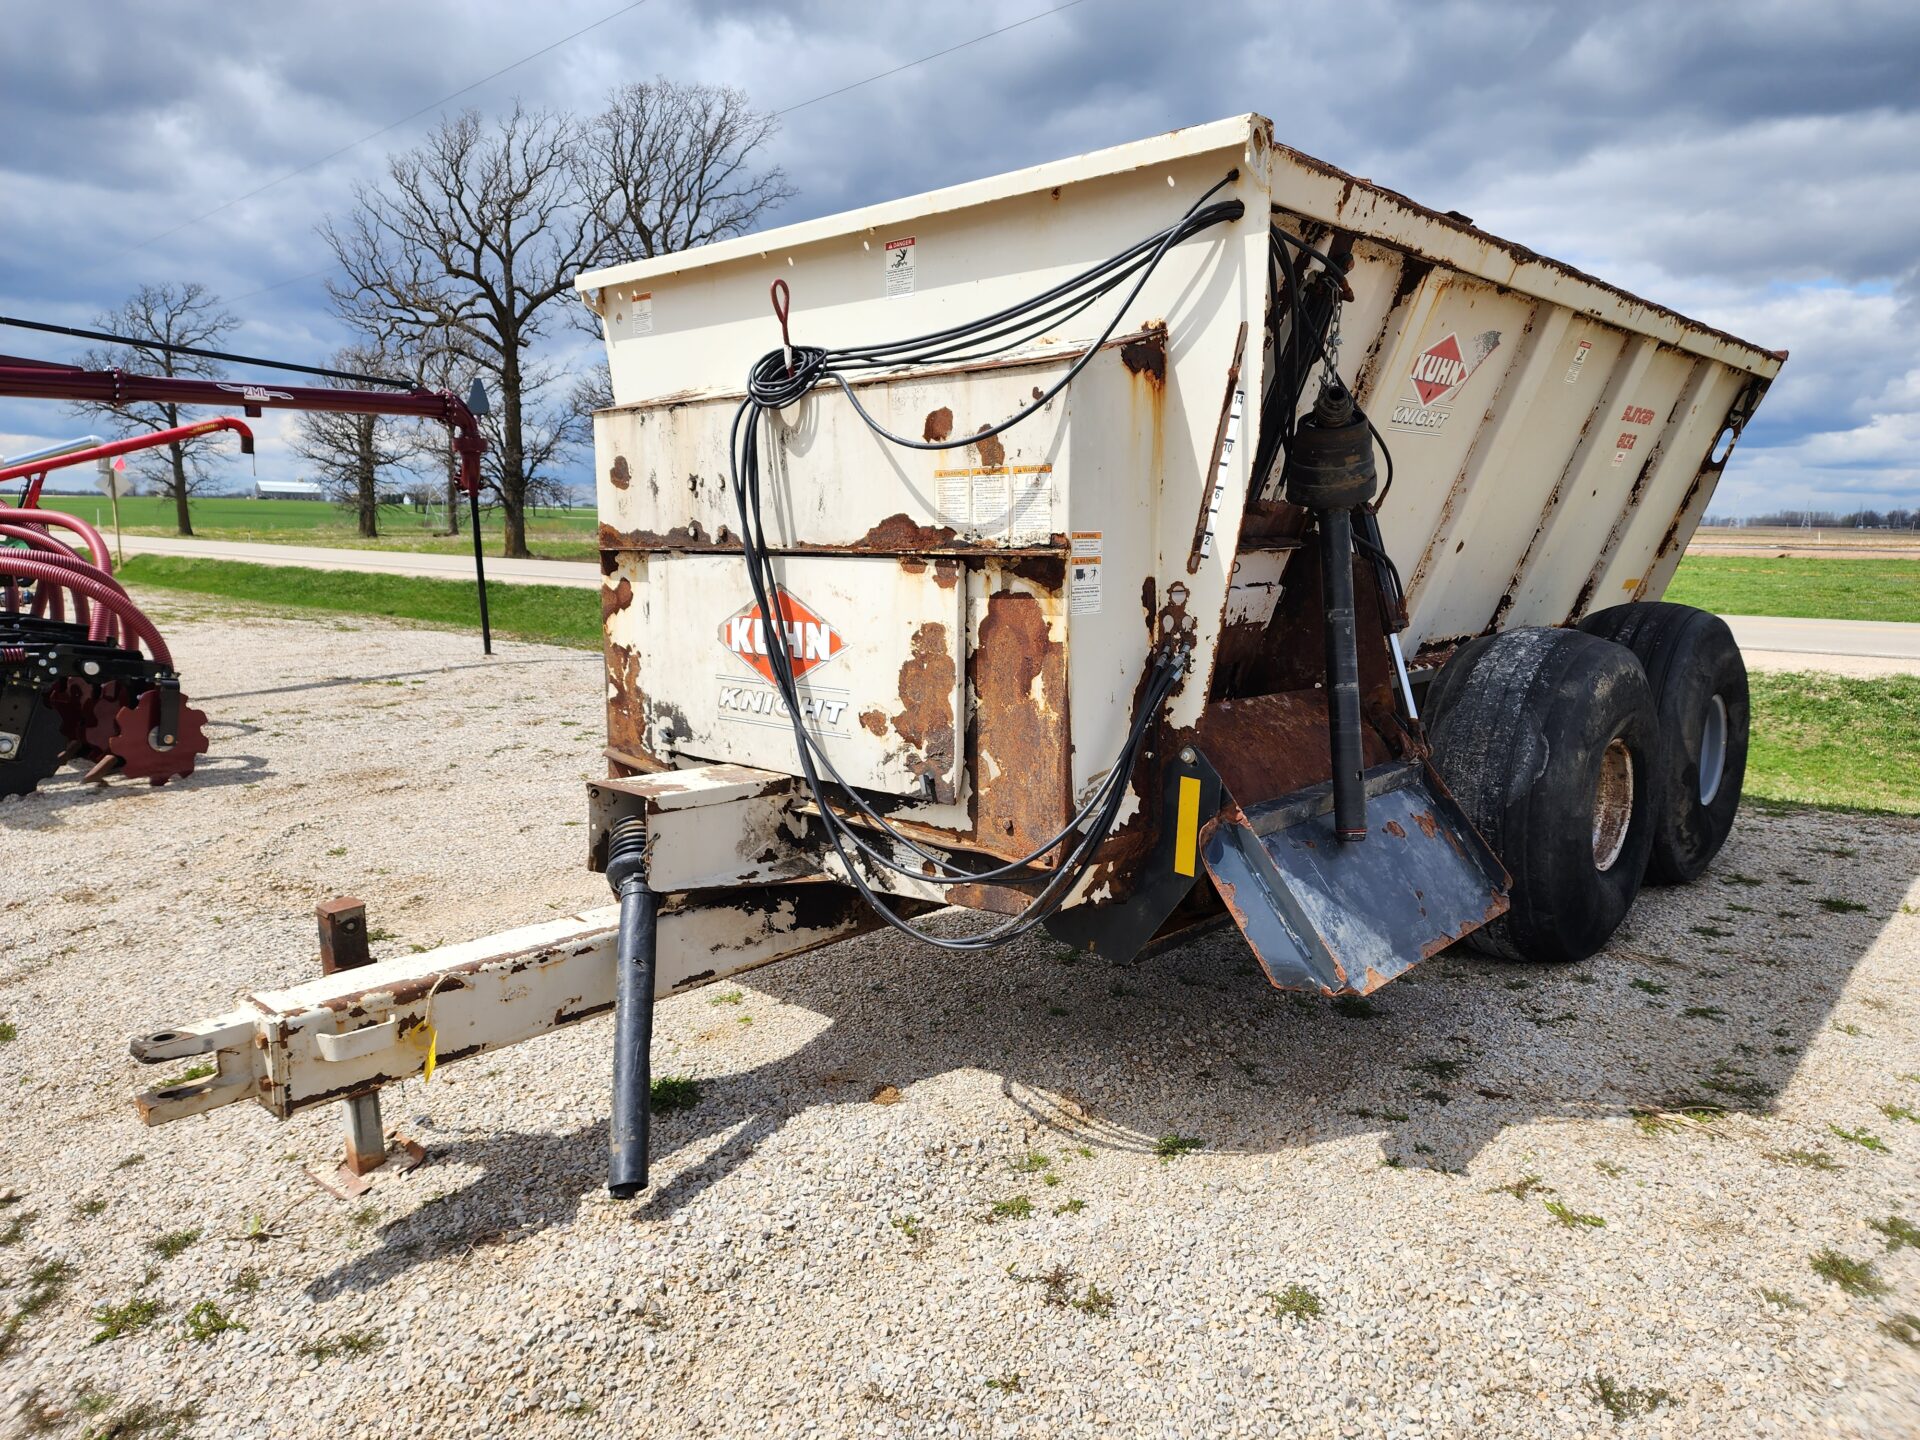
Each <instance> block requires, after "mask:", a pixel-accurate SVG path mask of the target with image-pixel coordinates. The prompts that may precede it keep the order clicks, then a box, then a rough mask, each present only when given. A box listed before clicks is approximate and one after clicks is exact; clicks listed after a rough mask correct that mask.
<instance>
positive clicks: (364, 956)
mask: <svg viewBox="0 0 1920 1440" xmlns="http://www.w3.org/2000/svg"><path fill="white" fill-rule="evenodd" d="M313 914H314V918H315V919H316V920H318V921H319V923H320V973H321V974H322V975H332V974H335V973H337V972H338V971H341V970H357V969H359V968H360V967H361V966H362V965H371V964H372V963H373V955H372V953H371V952H370V951H369V950H368V948H367V907H366V906H365V905H363V904H361V903H360V901H358V900H356V899H354V898H353V897H352V896H351V895H342V896H340V897H338V898H337V899H333V900H328V901H326V902H325V903H324V904H320V905H316V906H314V908H313ZM346 1126H347V1158H346V1167H347V1169H348V1170H350V1171H351V1172H353V1173H354V1174H355V1175H364V1174H366V1173H367V1172H368V1171H369V1170H374V1169H377V1168H379V1167H380V1166H382V1165H384V1164H386V1163H387V1129H386V1125H385V1124H384V1123H383V1122H382V1120H381V1117H380V1091H379V1088H378V1087H375V1088H374V1089H372V1090H363V1091H361V1092H360V1093H359V1094H358V1095H349V1096H348V1097H347V1099H346Z"/></svg>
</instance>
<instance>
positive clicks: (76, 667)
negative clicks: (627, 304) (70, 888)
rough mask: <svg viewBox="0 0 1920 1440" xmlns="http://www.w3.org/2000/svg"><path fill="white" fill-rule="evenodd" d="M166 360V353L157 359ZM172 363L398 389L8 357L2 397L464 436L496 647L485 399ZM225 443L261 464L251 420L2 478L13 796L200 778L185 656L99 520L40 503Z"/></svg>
mask: <svg viewBox="0 0 1920 1440" xmlns="http://www.w3.org/2000/svg"><path fill="white" fill-rule="evenodd" d="M0 324H4V325H11V326H16V327H19V328H22V329H30V330H40V331H47V332H51V333H55V334H64V335H72V336H76V337H79V338H82V339H89V340H104V341H112V342H117V343H120V344H131V343H133V342H129V341H127V340H125V339H124V338H123V337H120V336H116V335H104V334H100V333H98V332H94V331H85V330H71V329H68V328H66V327H64V326H57V325H45V324H40V323H37V322H33V321H22V320H13V319H9V318H7V317H4V316H0ZM149 348H152V347H149ZM160 348H165V349H172V350H179V351H181V352H182V353H190V354H196V355H204V356H208V357H210V358H214V359H218V360H223V361H232V362H237V363H240V364H245V365H251V366H259V367H262V368H266V369H275V370H292V371H297V372H300V373H302V374H310V375H319V376H323V377H325V378H328V379H333V380H345V381H353V382H364V383H366V384H370V385H374V386H384V387H387V388H385V389H359V388H354V389H350V388H344V387H340V388H336V387H322V386H311V385H308V386H301V385H281V384H278V383H265V382H261V381H257V380H201V379H182V378H179V377H176V376H170V375H144V374H139V373H136V372H133V371H128V370H118V369H115V370H89V369H85V368H83V367H80V366H75V365H57V364H49V363H47V362H45V361H41V360H28V359H22V358H20V357H17V356H7V355H0V396H4V397H13V398H20V399H38V400H60V401H66V402H68V403H79V402H92V403H95V404H104V405H109V406H123V405H128V404H132V403H135V402H140V401H145V402H149V403H159V404H167V405H179V406H208V407H219V408H226V407H229V406H234V405H238V406H239V408H240V409H242V410H243V411H244V413H245V414H247V415H248V416H250V417H256V418H257V417H258V416H259V415H260V414H261V413H262V411H263V410H268V409H277V410H325V411H335V412H346V413H355V414H374V415H397V416H405V417H411V418H416V419H422V420H436V421H439V422H440V423H442V424H444V425H446V426H447V428H448V430H449V431H450V432H451V435H452V443H453V451H454V454H455V455H456V456H457V457H458V459H459V465H460V486H461V488H462V489H463V490H465V491H466V493H467V496H468V502H469V505H470V507H471V509H472V515H473V525H472V531H473V537H474V570H475V577H476V579H477V581H478V583H479V598H480V624H481V634H482V637H483V643H484V644H485V646H486V649H487V651H488V653H491V652H492V643H491V634H490V632H489V629H488V624H487V596H486V576H485V571H484V569H483V568H482V565H481V559H480V526H479V500H478V494H479V486H480V457H481V454H482V453H483V452H484V450H485V448H486V442H485V440H484V439H483V438H482V437H481V434H480V426H479V422H478V420H477V419H476V418H475V415H476V413H481V414H484V413H485V404H484V394H483V393H481V392H479V391H478V387H477V386H476V393H475V395H474V396H473V397H470V400H469V401H462V400H461V399H460V397H458V396H457V395H453V394H451V393H449V392H445V391H433V390H427V389H423V388H421V387H420V386H417V385H414V384H412V383H411V382H408V381H397V380H386V379H381V378H379V377H374V376H364V375H351V374H348V373H346V372H343V371H337V370H325V369H320V368H317V367H314V366H304V365H288V364H285V363H283V362H280V361H273V360H262V359H259V358H257V357H254V356H246V355H228V354H223V353H219V352H214V351H202V350H188V349H187V348H186V347H181V346H165V347H160ZM218 430H232V431H235V432H237V433H238V434H239V435H240V437H241V448H242V450H243V451H244V452H246V453H249V454H251V453H252V450H253V434H252V432H251V431H250V430H249V429H248V428H247V426H246V424H245V423H244V422H243V421H240V420H237V419H234V418H233V417H231V416H220V417H218V418H215V419H208V420H202V421H198V422H195V423H193V424H189V425H181V426H176V427H174V428H172V429H169V430H163V431H159V432H156V433H154V434H150V435H138V436H134V437H132V438H130V439H125V440H117V441H114V442H112V443H110V444H104V445H95V446H91V447H89V448H87V449H83V450H72V451H67V452H64V453H61V454H56V455H52V456H46V455H42V456H38V457H35V458H32V459H29V460H26V461H23V462H21V463H19V464H17V465H15V466H13V467H12V468H10V469H0V483H5V482H7V481H10V480H25V481H26V482H27V483H26V489H25V492H24V494H23V496H22V497H21V504H20V505H18V506H13V507H7V508H0V797H5V796H10V795H24V794H26V793H28V792H29V791H31V790H33V789H34V788H35V787H36V786H37V785H38V784H39V783H40V782H41V781H42V780H45V779H47V778H48V777H50V776H51V775H53V774H54V773H55V772H56V771H57V770H58V769H59V768H60V767H61V766H62V765H64V764H66V763H67V762H69V761H71V760H79V759H84V760H86V761H88V762H89V765H90V768H89V769H88V771H87V778H88V779H90V780H100V779H105V778H106V777H107V776H109V775H112V774H119V775H123V776H125V777H127V778H129V779H144V780H148V781H150V782H151V783H153V784H155V785H163V784H165V783H166V782H167V781H168V780H171V779H175V778H177V777H179V776H182V775H187V774H190V773H191V772H192V770H193V766H194V761H195V759H196V758H197V757H198V756H199V755H201V754H203V753H205V751H206V748H207V742H206V736H205V734H204V730H203V726H204V723H205V720H206V717H205V716H204V715H203V714H201V712H200V711H198V710H195V709H193V708H192V707H191V706H189V705H188V704H187V703H186V700H185V696H184V695H183V694H182V692H181V688H180V677H179V675H178V673H177V672H176V670H175V668H174V663H173V656H172V652H171V651H170V650H169V649H168V648H167V643H166V641H165V640H164V639H163V638H162V637H161V635H160V632H159V630H158V628H157V627H156V626H155V625H154V624H153V622H152V620H151V619H149V618H148V616H147V615H146V614H145V613H144V612H143V611H142V610H141V609H140V607H139V606H138V605H137V604H136V603H135V602H134V601H133V599H132V598H131V597H130V596H128V594H127V592H126V589H125V587H124V586H123V585H121V583H120V582H119V581H118V580H116V579H115V578H114V575H113V562H112V558H111V557H110V555H109V554H108V552H107V547H106V544H105V542H104V540H103V539H102V538H101V536H100V533H99V532H98V531H97V530H95V529H94V528H93V527H92V526H91V525H88V524H87V523H86V522H85V521H83V520H80V519H78V518H77V517H75V516H70V515H66V514H63V513H61V512H59V511H55V510H48V509H45V508H43V507H41V506H40V505H39V504H38V501H39V497H40V490H41V487H42V486H43V485H44V483H45V480H46V475H47V472H48V471H50V470H53V469H58V468H62V467H65V466H70V465H79V464H85V463H88V462H93V461H104V460H108V459H111V458H113V457H115V456H118V455H125V454H129V453H132V452H134V451H138V450H144V449H149V448H152V447H154V446H159V445H167V444H172V443H175V442H177V441H180V440H184V439H187V438H190V437H193V436H199V435H205V434H208V433H210V432H213V431H218Z"/></svg>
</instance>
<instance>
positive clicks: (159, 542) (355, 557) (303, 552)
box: [125, 535, 600, 590]
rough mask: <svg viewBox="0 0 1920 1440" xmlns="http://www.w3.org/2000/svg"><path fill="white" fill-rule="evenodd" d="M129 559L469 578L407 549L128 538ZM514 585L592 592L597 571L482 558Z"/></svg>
mask: <svg viewBox="0 0 1920 1440" xmlns="http://www.w3.org/2000/svg"><path fill="white" fill-rule="evenodd" d="M125 545H126V553H127V554H129V555H188V556H198V557H199V558H200V559H202V560H245V561H248V562H249V563H251V564H255V565H299V566H303V567H304V568H306V569H309V570H364V571H367V572H369V573H371V574H381V575H425V576H429V577H431V578H433V579H436V580H470V579H472V578H473V557H472V556H471V555H430V554H422V553H419V552H416V551H411V550H343V549H334V548H327V547H322V546H319V545H272V544H258V543H245V542H241V541H237V540H201V539H197V538H196V539H191V540H188V539H183V538H181V537H180V536H177V535H129V536H127V537H126V542H125ZM496 580H498V581H503V582H506V583H509V584H520V585H578V586H580V587H582V588H583V589H589V590H591V589H598V588H599V585H600V571H599V569H598V567H596V566H594V565H592V564H590V563H588V562H586V561H584V560H503V559H501V558H500V557H499V556H498V555H489V556H487V581H488V583H489V584H491V583H492V582H494V581H496Z"/></svg>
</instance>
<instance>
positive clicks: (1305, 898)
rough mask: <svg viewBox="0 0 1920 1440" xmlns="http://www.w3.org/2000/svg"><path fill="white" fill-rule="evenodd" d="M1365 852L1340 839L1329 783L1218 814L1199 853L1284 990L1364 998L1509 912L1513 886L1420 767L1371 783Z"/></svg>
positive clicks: (1392, 771)
mask: <svg viewBox="0 0 1920 1440" xmlns="http://www.w3.org/2000/svg"><path fill="white" fill-rule="evenodd" d="M1367 796H1368V804H1367V820H1368V824H1369V825H1370V827H1371V829H1370V831H1369V833H1368V836H1367V841H1366V843H1365V844H1364V845H1342V844H1341V843H1340V842H1339V841H1337V840H1336V839H1334V834H1333V816H1332V798H1331V796H1330V795H1329V794H1328V793H1327V790H1326V787H1324V786H1322V787H1319V789H1318V790H1317V791H1312V792H1308V793H1307V794H1306V795H1304V796H1303V797H1289V798H1288V799H1286V800H1282V801H1279V802H1275V803H1271V804H1267V805H1261V806H1255V807H1252V808H1251V809H1248V810H1245V811H1242V810H1241V809H1240V808H1238V807H1234V808H1232V809H1228V810H1223V811H1222V812H1221V813H1220V816H1219V818H1217V819H1216V820H1215V821H1214V822H1213V823H1212V824H1210V825H1209V826H1208V827H1207V829H1206V832H1205V835H1204V837H1203V841H1202V854H1203V855H1204V856H1205V858H1206V864H1207V873H1208V874H1209V875H1211V876H1212V877H1213V883H1214V887H1215V888H1216V889H1217V890H1218V891H1219V892H1220V898H1221V900H1222V901H1224V902H1225V904H1226V907H1227V912H1228V914H1230V915H1232V916H1233V919H1234V923H1235V924H1237V925H1238V926H1239V927H1240V930H1241V933H1243V934H1244V935H1245V936H1246V937H1247V943H1248V944H1249V945H1251V946H1252V947H1253V952H1254V954H1255V956H1256V957H1258V959H1259V961H1260V964H1261V967H1262V968H1263V969H1264V970H1265V971H1266V973H1267V978H1268V980H1269V981H1270V982H1271V983H1272V984H1273V985H1274V986H1275V987H1276V988H1278V989H1282V990H1316V991H1318V992H1320V993H1321V994H1323V995H1366V994H1370V993H1372V992H1373V991H1375V990H1377V989H1379V988H1380V987H1381V986H1382V985H1384V984H1386V983H1387V982H1388V981H1389V980H1392V979H1394V978H1396V977H1397V976H1399V975H1401V974H1403V973H1404V972H1406V971H1407V970H1409V969H1411V968H1412V967H1413V966H1414V965H1415V964H1417V963H1418V962H1419V961H1421V960H1424V959H1426V958H1428V957H1429V956H1431V955H1435V954H1438V953H1439V952H1440V951H1441V950H1443V949H1445V948H1446V947H1447V946H1448V945H1450V944H1452V943H1453V942H1454V941H1455V940H1457V939H1459V938H1461V937H1462V936H1464V935H1466V934H1468V933H1469V932H1470V931H1473V930H1476V929H1478V928H1479V927H1480V926H1482V925H1484V924H1486V922H1487V921H1489V920H1491V919H1493V918H1494V917H1496V916H1498V915H1501V914H1503V913H1505V911H1506V908H1507V890H1508V887H1509V885H1510V883H1511V882H1510V880H1509V877H1508V875H1507V872H1506V870H1505V869H1504V868H1503V867H1502V866H1501V864H1500V861H1499V859H1498V858H1497V857H1496V856H1495V855H1494V854H1493V852H1492V851H1490V850H1488V849H1487V847H1486V843H1485V842H1484V841H1483V840H1481V839H1480V837H1479V835H1478V834H1477V833H1476V832H1475V831H1474V829H1473V827H1472V826H1471V825H1470V824H1468V823H1467V820H1466V818H1465V816H1463V815H1462V814H1461V813H1460V812H1459V810H1458V808H1457V807H1456V806H1455V805H1454V803H1453V801H1452V799H1451V798H1450V797H1449V796H1448V795H1447V793H1446V791H1445V789H1444V787H1442V786H1441V785H1439V784H1438V782H1437V781H1435V780H1434V779H1433V777H1432V776H1431V775H1429V774H1427V773H1425V771H1424V768H1423V767H1422V766H1421V765H1419V764H1418V763H1407V764H1401V765H1393V766H1383V767H1379V768H1377V769H1374V770H1371V771H1369V772H1368V775H1367Z"/></svg>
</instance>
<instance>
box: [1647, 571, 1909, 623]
mask: <svg viewBox="0 0 1920 1440" xmlns="http://www.w3.org/2000/svg"><path fill="white" fill-rule="evenodd" d="M1665 598H1666V599H1668V600H1671V601H1673V602H1675V603H1676V604H1680V605H1694V606H1698V607H1699V608H1700V609H1702V610H1712V611H1714V612H1715V613H1716V614H1720V615H1782V616H1789V617H1793V618H1797V619H1805V620H1905V621H1920V560H1838V559H1836V560H1770V559H1766V558H1763V557H1753V558H1748V557H1745V556H1735V555H1689V556H1688V557H1687V558H1686V559H1685V560H1683V561H1682V562H1681V564H1680V569H1679V570H1678V571H1677V572H1676V573H1675V574H1674V577H1673V583H1672V584H1671V585H1669V586H1668V587H1667V593H1666V597H1665Z"/></svg>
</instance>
